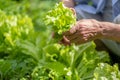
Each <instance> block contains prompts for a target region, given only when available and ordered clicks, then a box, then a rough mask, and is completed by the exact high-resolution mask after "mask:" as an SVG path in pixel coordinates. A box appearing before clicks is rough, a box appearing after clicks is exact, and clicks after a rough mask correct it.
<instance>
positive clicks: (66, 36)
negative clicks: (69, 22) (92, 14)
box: [61, 19, 101, 45]
mask: <svg viewBox="0 0 120 80" xmlns="http://www.w3.org/2000/svg"><path fill="white" fill-rule="evenodd" d="M99 38H101V28H100V25H99V21H96V20H93V19H84V20H80V21H78V22H77V23H76V24H75V25H74V26H73V27H72V28H71V29H70V30H69V31H66V32H64V33H63V39H62V41H61V42H62V43H63V44H65V45H70V44H71V43H75V44H76V45H78V44H82V43H85V42H88V41H91V40H95V39H99Z"/></svg>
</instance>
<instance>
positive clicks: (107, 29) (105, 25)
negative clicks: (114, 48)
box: [100, 22, 120, 42]
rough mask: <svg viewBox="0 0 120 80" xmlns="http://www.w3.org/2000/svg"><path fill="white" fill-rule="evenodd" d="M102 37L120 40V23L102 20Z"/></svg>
mask: <svg viewBox="0 0 120 80" xmlns="http://www.w3.org/2000/svg"><path fill="white" fill-rule="evenodd" d="M100 24H101V29H102V30H101V31H102V38H104V39H110V40H114V41H117V42H120V24H115V23H110V22H100Z"/></svg>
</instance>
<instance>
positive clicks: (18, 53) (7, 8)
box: [0, 0, 120, 80]
mask: <svg viewBox="0 0 120 80" xmlns="http://www.w3.org/2000/svg"><path fill="white" fill-rule="evenodd" d="M56 3H58V4H56ZM75 20H76V19H75V17H74V15H72V12H71V10H69V9H68V8H65V7H64V6H63V5H62V3H59V2H58V0H0V80H120V71H119V68H118V67H119V66H118V63H116V64H111V58H110V56H109V53H107V52H105V51H97V50H96V49H95V47H96V45H95V43H94V42H93V41H91V42H88V43H85V44H81V45H79V46H78V45H77V46H76V45H74V44H72V45H71V46H64V45H62V44H59V43H58V41H59V40H60V39H61V37H62V32H64V31H66V30H69V29H70V27H71V25H73V24H74V23H75ZM53 31H54V32H55V35H56V36H55V38H52V36H51V34H52V32H53Z"/></svg>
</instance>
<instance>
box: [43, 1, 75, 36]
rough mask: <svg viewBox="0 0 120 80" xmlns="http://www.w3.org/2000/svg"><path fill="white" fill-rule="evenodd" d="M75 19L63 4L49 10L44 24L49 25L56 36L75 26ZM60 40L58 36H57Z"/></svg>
mask: <svg viewBox="0 0 120 80" xmlns="http://www.w3.org/2000/svg"><path fill="white" fill-rule="evenodd" d="M75 21H76V18H75V15H74V14H73V12H72V10H70V9H69V8H67V7H65V6H64V5H63V3H59V4H56V6H55V7H54V9H52V10H50V11H49V12H48V13H47V15H46V18H45V23H46V24H47V25H51V26H52V29H53V31H54V32H55V34H56V35H57V34H58V35H62V33H63V32H65V31H67V30H69V29H70V28H71V26H72V25H73V24H75ZM59 38H60V36H59Z"/></svg>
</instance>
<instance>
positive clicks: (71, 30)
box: [63, 27, 76, 36]
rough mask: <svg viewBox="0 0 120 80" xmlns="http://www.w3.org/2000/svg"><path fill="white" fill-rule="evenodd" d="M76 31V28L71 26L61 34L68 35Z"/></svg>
mask: <svg viewBox="0 0 120 80" xmlns="http://www.w3.org/2000/svg"><path fill="white" fill-rule="evenodd" d="M75 32H76V28H75V27H72V28H71V29H70V30H69V31H66V32H63V35H65V36H70V35H72V34H74V33H75Z"/></svg>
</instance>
